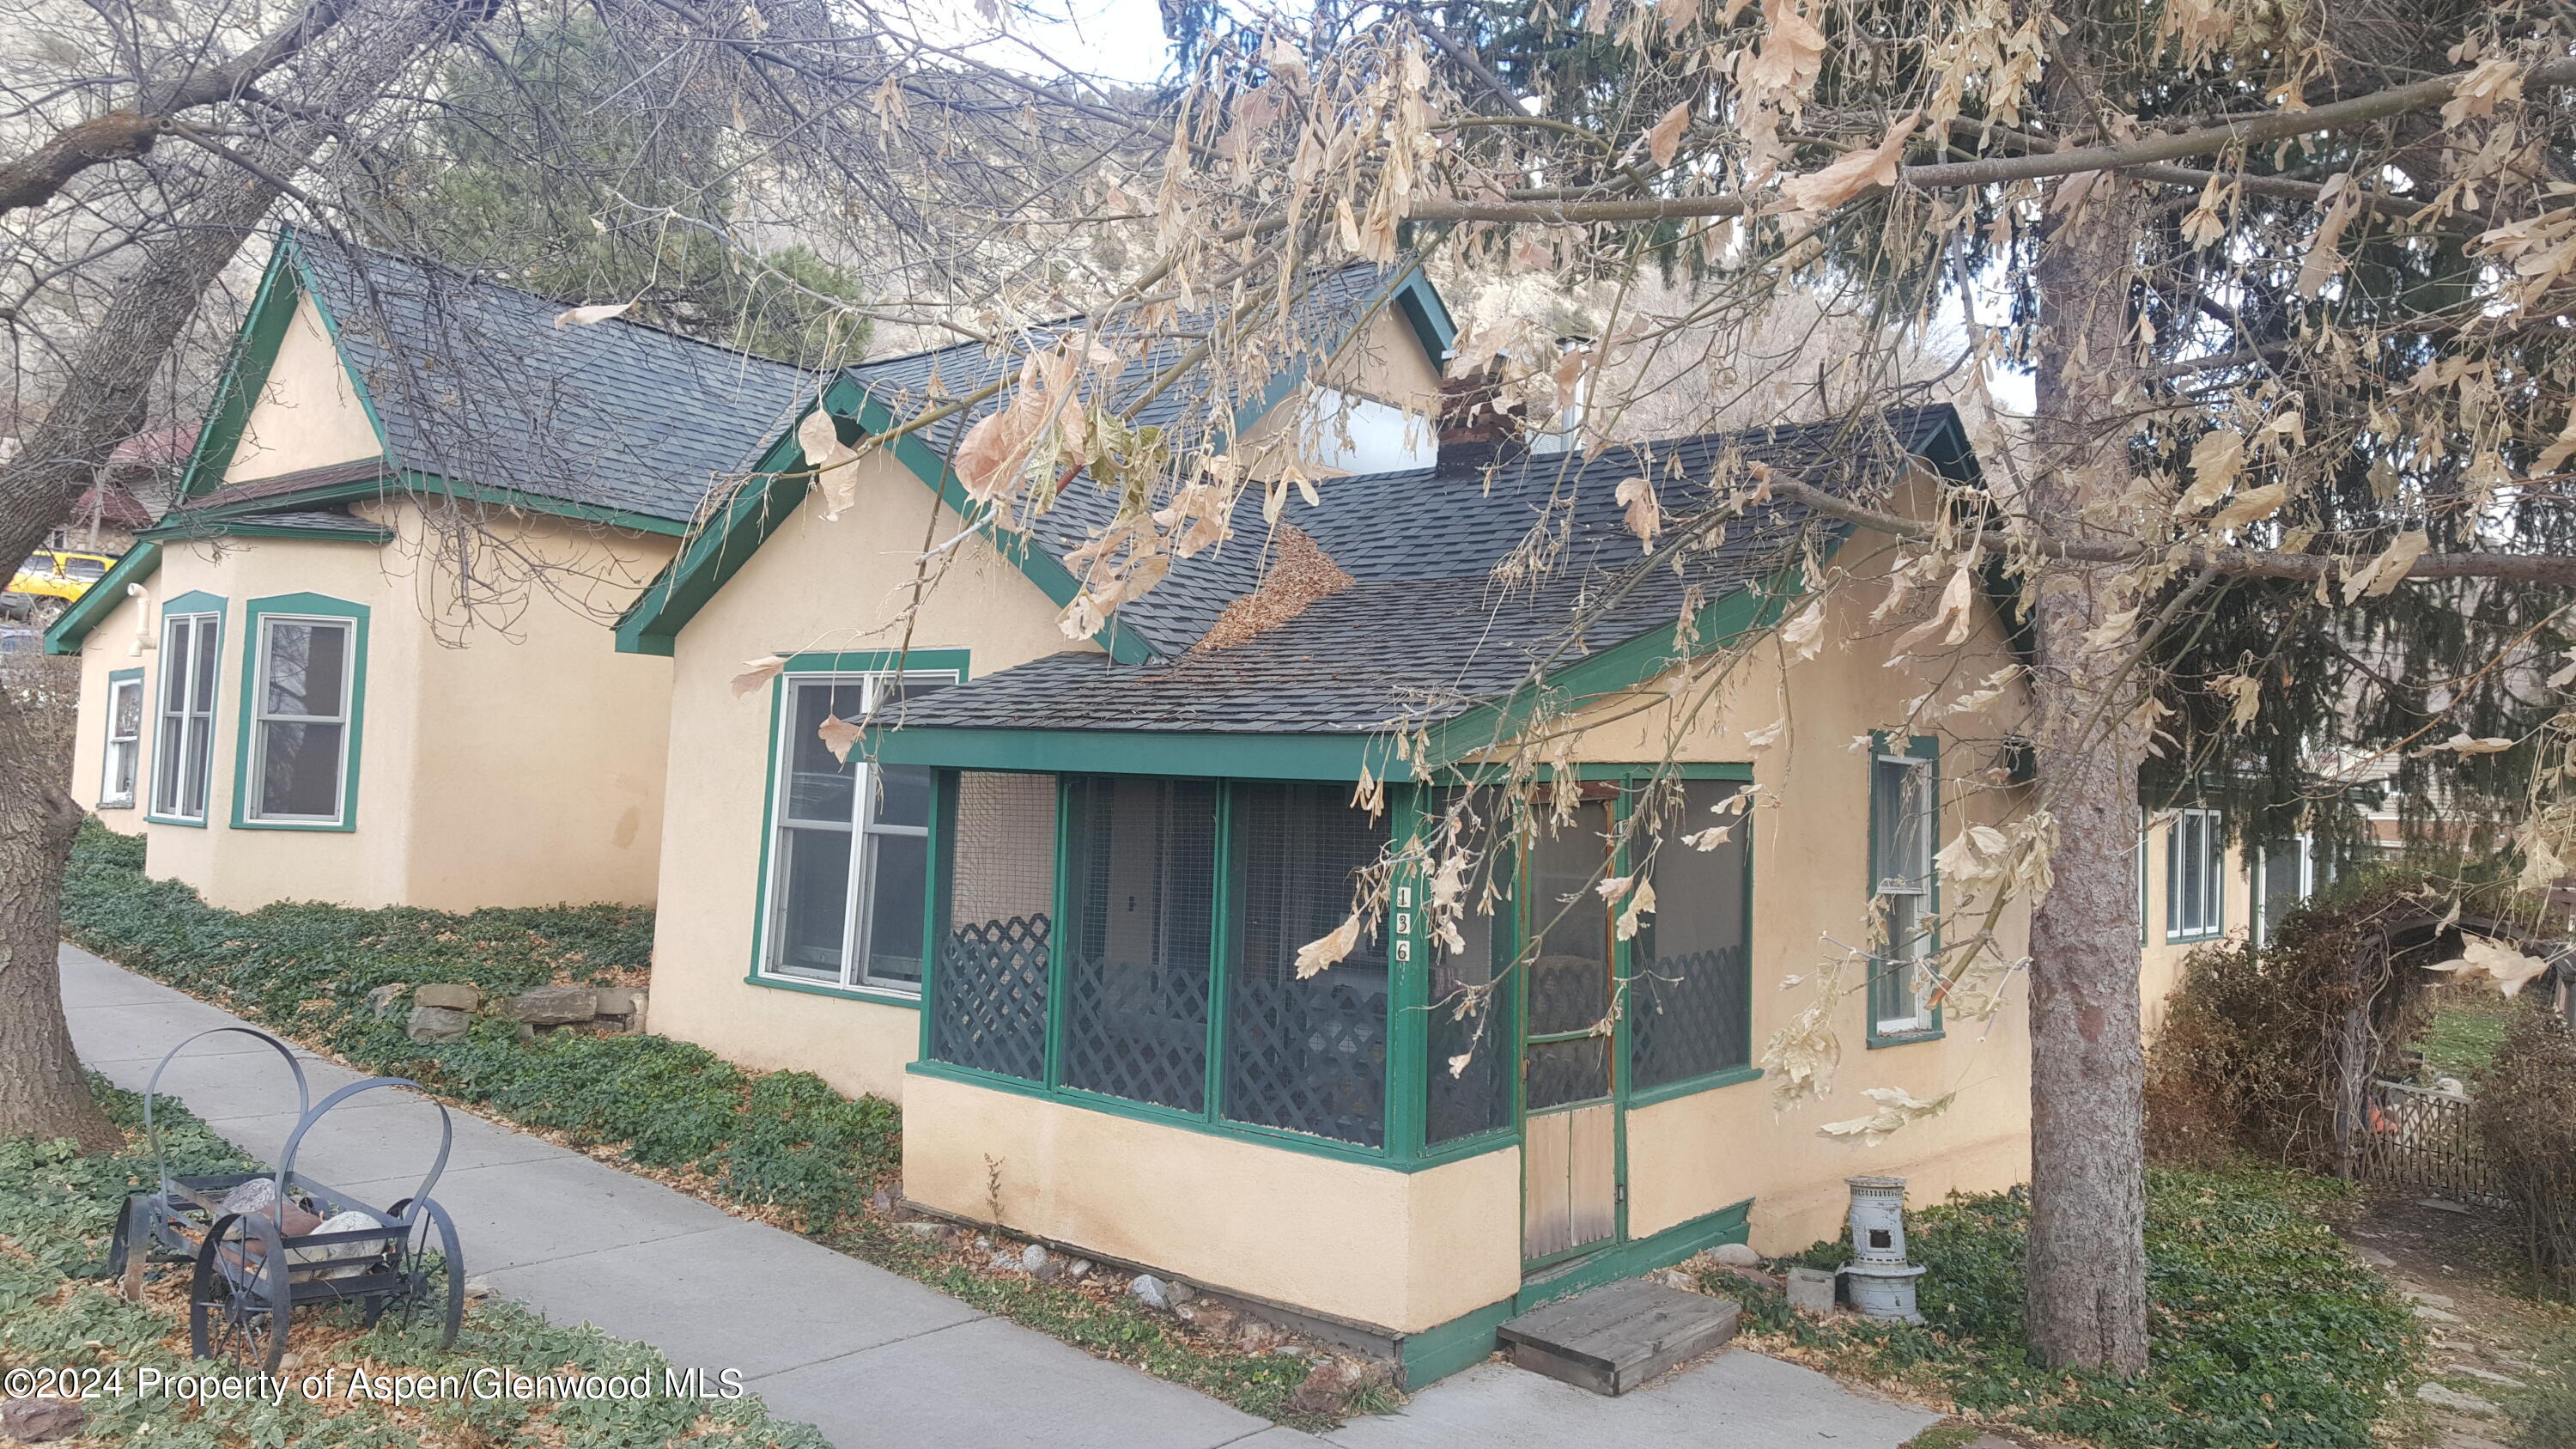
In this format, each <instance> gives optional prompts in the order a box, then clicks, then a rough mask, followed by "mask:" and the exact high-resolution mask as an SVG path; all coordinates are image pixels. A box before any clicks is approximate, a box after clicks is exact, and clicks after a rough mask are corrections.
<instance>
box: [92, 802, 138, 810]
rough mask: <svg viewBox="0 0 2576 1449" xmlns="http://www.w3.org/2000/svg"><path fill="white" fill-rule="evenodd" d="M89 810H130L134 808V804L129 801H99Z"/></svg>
mask: <svg viewBox="0 0 2576 1449" xmlns="http://www.w3.org/2000/svg"><path fill="white" fill-rule="evenodd" d="M91 808H92V809H96V810H131V809H133V808H134V802H133V801H131V800H101V801H99V802H98V804H96V805H95V806H92V807H91Z"/></svg>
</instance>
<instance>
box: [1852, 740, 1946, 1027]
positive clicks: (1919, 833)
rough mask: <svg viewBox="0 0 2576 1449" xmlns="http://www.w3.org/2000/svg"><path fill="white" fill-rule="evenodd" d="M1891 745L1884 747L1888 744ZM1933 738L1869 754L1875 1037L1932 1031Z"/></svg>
mask: <svg viewBox="0 0 2576 1449" xmlns="http://www.w3.org/2000/svg"><path fill="white" fill-rule="evenodd" d="M1891 746H1892V747H1895V748H1890V747H1891ZM1940 790H1941V785H1940V775H1939V769H1938V762H1937V761H1936V760H1935V759H1934V757H1933V754H1932V742H1930V741H1928V740H1917V741H1914V742H1912V744H1911V745H1910V746H1909V745H1907V743H1906V742H1905V741H1903V740H1900V739H1896V738H1889V739H1885V740H1882V741H1880V748H1879V749H1878V750H1876V751H1874V752H1873V753H1872V754H1871V756H1870V774H1869V820H1870V877H1871V881H1872V891H1873V905H1874V908H1875V910H1876V912H1877V914H1878V917H1879V950H1878V953H1877V955H1876V957H1875V958H1874V960H1873V961H1872V963H1871V970H1870V982H1869V1014H1870V1028H1871V1032H1872V1034H1873V1035H1875V1036H1881V1037H1887V1036H1906V1035H1911V1034H1916V1033H1921V1032H1927V1031H1930V1030H1932V1029H1933V1026H1934V1024H1935V1022H1934V1016H1933V1009H1932V1005H1931V1002H1930V989H1931V983H1930V981H1929V980H1928V979H1927V978H1928V976H1929V973H1928V972H1927V971H1926V970H1925V965H1924V963H1925V962H1926V961H1927V960H1928V959H1929V958H1930V957H1931V956H1932V955H1933V953H1934V951H1935V950H1936V949H1937V947H1938V941H1937V939H1936V936H1935V931H1934V927H1935V919H1934V918H1935V917H1936V916H1937V914H1938V913H1939V911H1940V901H1939V899H1938V889H1939V881H1938V880H1937V879H1936V878H1935V876H1934V872H1933V864H1932V856H1933V852H1934V851H1935V850H1936V849H1937V848H1938V847H1937V845H1936V843H1935V841H1934V838H1933V837H1934V834H1935V833H1936V832H1937V831H1938V829H1939V828H1940V814H1941V797H1940Z"/></svg>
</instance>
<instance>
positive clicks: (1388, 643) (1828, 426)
mask: <svg viewBox="0 0 2576 1449" xmlns="http://www.w3.org/2000/svg"><path fill="white" fill-rule="evenodd" d="M1908 457H1913V458H1917V459H1921V460H1923V461H1924V462H1927V463H1929V464H1930V465H1931V466H1933V467H1935V468H1937V469H1939V470H1941V471H1942V472H1945V473H1949V474H1952V475H1954V476H1961V477H1966V476H1970V474H1971V470H1972V469H1973V466H1974V465H1973V460H1972V459H1970V457H1969V455H1968V453H1967V450H1966V446H1965V442H1964V438H1963V437H1962V435H1961V433H1960V428H1959V422H1958V418H1957V416H1956V414H1955V413H1954V412H1952V410H1951V409H1950V408H1948V407H1947V406H1939V407H1929V408H1916V409H1906V410H1902V411H1898V412H1891V413H1886V414H1877V415H1871V416H1868V417H1866V418H1862V419H1858V420H1854V419H1836V420H1833V421H1831V422H1824V423H1813V424H1806V425H1798V426H1784V427H1777V428H1767V429H1761V430H1757V431H1753V432H1745V433H1734V434H1703V435H1700V436H1696V437H1689V438H1679V439H1672V440H1668V441H1664V442H1659V443H1653V444H1642V445H1637V446H1632V447H1618V448H1609V449H1603V450H1600V451H1599V452H1596V453H1593V454H1590V455H1586V456H1583V457H1579V458H1568V457H1558V456H1548V457H1525V458H1522V459H1519V460H1517V461H1515V462H1513V463H1510V464H1507V465H1504V466H1503V467H1501V468H1498V469H1492V470H1489V469H1487V468H1486V467H1483V466H1474V465H1467V464H1458V465H1452V466H1448V467H1442V468H1434V469H1425V470H1416V471H1411V472H1404V473H1387V474H1376V475H1370V476H1366V477H1354V478H1340V479H1334V480H1331V481H1330V482H1327V483H1325V484H1324V485H1323V488H1324V491H1325V493H1326V494H1327V497H1326V499H1325V502H1324V504H1323V506H1322V507H1319V508H1299V509H1297V510H1296V511H1295V512H1294V513H1293V514H1291V515H1284V516H1283V521H1284V522H1288V523H1293V524H1295V525H1296V526H1297V527H1299V528H1301V529H1304V530H1305V531H1307V533H1308V534H1309V535H1311V536H1312V537H1313V538H1314V540H1315V542H1316V543H1317V544H1318V545H1319V546H1320V547H1321V549H1322V550H1323V552H1324V553H1325V554H1327V555H1329V556H1330V557H1331V558H1332V560H1333V561H1334V562H1335V563H1337V564H1338V565H1340V566H1341V568H1342V569H1343V570H1344V571H1345V572H1347V573H1348V574H1350V575H1351V576H1352V578H1353V580H1354V582H1353V584H1352V585H1351V586H1350V587H1349V588H1346V589H1344V590H1343V591H1341V592H1339V593H1335V594H1330V595H1327V596H1325V597H1324V598H1321V599H1319V600H1317V601H1315V602H1314V603H1312V604H1311V605H1309V606H1307V607H1306V608H1305V609H1304V610H1303V611H1302V612H1300V613H1298V614H1297V615H1295V616H1294V617H1293V618H1290V619H1288V620H1287V621H1286V622H1284V623H1282V624H1280V625H1278V626H1277V627H1275V628H1272V629H1270V630H1268V631H1266V632H1263V633H1259V634H1255V635H1253V636H1252V637H1251V638H1249V639H1247V640H1245V641H1243V642H1241V643H1237V644H1233V645H1230V646H1227V647H1219V648H1211V647H1207V645H1206V644H1204V643H1203V642H1199V641H1200V640H1201V639H1202V638H1203V636H1204V635H1205V634H1206V632H1207V626H1208V624H1212V623H1213V622H1214V620H1215V618H1216V617H1217V615H1218V614H1219V613H1221V612H1222V610H1223V607H1224V604H1225V603H1228V602H1231V601H1232V600H1233V599H1235V598H1238V597H1241V596H1242V595H1243V594H1245V593H1248V592H1250V591H1251V590H1252V589H1253V588H1254V587H1255V586H1257V584H1258V582H1259V578H1260V570H1261V568H1262V566H1263V563H1264V561H1265V556H1266V554H1267V552H1268V550H1267V548H1266V547H1265V544H1266V543H1267V539H1266V538H1265V536H1264V529H1263V524H1262V520H1261V517H1260V509H1259V500H1258V498H1257V497H1252V498H1247V499H1246V501H1245V502H1244V504H1243V506H1242V509H1241V510H1240V511H1239V512H1238V514H1237V516H1236V519H1235V527H1236V537H1235V538H1234V539H1233V540H1232V541H1231V542H1229V543H1227V544H1226V545H1224V546H1223V547H1222V548H1221V549H1219V550H1217V551H1216V552H1215V553H1213V554H1210V555H1202V556H1201V557H1200V558H1197V559H1192V560H1188V561H1185V562H1182V563H1179V564H1176V565H1175V566H1174V568H1173V570H1172V577H1171V578H1170V579H1169V580H1167V581H1166V582H1165V583H1164V584H1163V585H1162V586H1161V587H1159V588H1157V589H1156V590H1155V591H1154V592H1153V593H1150V594H1148V595H1146V598H1145V600H1144V601H1141V602H1151V601H1152V600H1153V599H1155V598H1157V597H1159V596H1161V595H1162V594H1163V593H1164V592H1165V591H1166V590H1169V589H1171V588H1172V587H1173V585H1174V584H1175V583H1179V582H1182V581H1183V580H1184V579H1187V580H1190V581H1192V582H1196V583H1198V584H1199V585H1200V589H1199V592H1200V593H1202V594H1205V595H1208V596H1211V597H1213V598H1215V599H1217V600H1218V602H1217V603H1216V604H1215V606H1214V607H1213V608H1207V609H1205V610H1204V616H1205V622H1204V623H1201V624H1200V625H1199V626H1198V628H1197V629H1196V630H1195V631H1194V632H1193V634H1192V643H1193V645H1194V647H1188V648H1185V649H1183V650H1181V651H1179V652H1177V653H1175V654H1173V655H1171V656H1168V657H1165V658H1161V659H1157V660H1153V661H1149V662H1146V663H1142V664H1122V663H1117V662H1115V661H1114V660H1113V659H1112V658H1110V657H1109V656H1105V655H1102V654H1097V653H1089V652H1084V653H1066V654H1057V655H1051V656H1048V657H1046V658H1043V659H1038V660H1034V661H1031V662H1029V663H1027V664H1022V665H1020V666H1018V667H1016V668H1011V669H1005V670H1001V671H998V672H996V673H994V674H990V675H987V676H985V677H984V678H982V679H979V680H976V681H974V682H973V683H970V684H966V685H962V686H959V687H957V688H953V689H947V690H942V691H940V692H938V693H937V694H935V695H930V696H926V697H923V698H918V699H915V700H912V701H909V702H907V703H906V704H905V705H903V706H902V713H901V715H900V716H899V717H898V718H896V719H894V720H892V721H890V722H889V724H888V725H886V726H883V727H881V728H880V730H879V732H878V737H877V739H876V741H875V745H876V748H877V750H878V751H879V758H883V759H886V760H889V761H911V762H916V763H963V762H965V759H964V757H965V756H973V757H976V761H977V762H979V763H991V762H992V758H991V757H992V756H993V754H994V753H995V751H996V749H997V748H999V747H1000V745H1002V744H1003V743H1006V741H1007V736H1005V735H1003V734H1001V733H1000V732H1007V731H1028V732H1047V731H1053V732H1079V733H1116V734H1135V735H1158V734H1159V735H1181V734H1191V735H1220V736H1274V737H1275V736H1278V735H1283V734H1286V735H1309V736H1325V737H1340V738H1343V739H1345V740H1351V741H1353V742H1356V741H1357V740H1358V739H1362V738H1366V737H1369V736H1373V735H1383V734H1387V733H1390V732H1392V731H1394V730H1396V729H1400V728H1401V729H1413V728H1420V727H1424V726H1433V725H1442V724H1448V725H1451V726H1453V727H1455V728H1458V729H1461V730H1463V729H1465V728H1467V726H1468V724H1469V717H1470V716H1471V715H1473V714H1475V712H1477V711H1479V710H1482V709H1486V708H1489V707H1491V706H1493V705H1495V704H1496V703H1497V702H1498V701H1501V700H1504V699H1506V698H1509V697H1511V696H1514V695H1515V694H1519V693H1523V692H1524V691H1526V690H1527V689H1528V688H1529V687H1530V686H1534V685H1540V684H1545V685H1547V686H1549V687H1551V688H1553V689H1556V690H1559V691H1562V692H1565V693H1567V694H1569V695H1574V696H1582V695H1587V694H1597V693H1602V692H1607V691H1610V690H1616V689H1619V688H1624V687H1627V686H1628V685H1630V684H1633V683H1634V682H1636V681H1637V680H1640V679H1644V678H1649V677H1651V676H1652V675H1654V674H1656V673H1659V672H1661V670H1662V669H1664V668H1665V667H1668V666H1669V664H1670V662H1671V661H1672V659H1673V658H1674V657H1675V655H1676V654H1677V653H1678V652H1679V650H1678V649H1677V647H1676V645H1675V643H1674V624H1675V622H1676V620H1677V618H1678V616H1679V613H1680V610H1681V607H1682V604H1683V601H1684V598H1685V595H1686V593H1687V591H1689V590H1691V589H1697V590H1698V591H1699V593H1700V595H1701V597H1702V598H1704V599H1705V600H1707V601H1708V603H1709V604H1710V605H1713V606H1717V607H1716V608H1715V609H1713V610H1712V611H1710V612H1708V613H1704V614H1703V616H1702V618H1701V620H1700V621H1699V627H1698V629H1697V633H1698V636H1699V639H1700V643H1701V647H1703V648H1705V647H1709V646H1712V645H1714V644H1715V643H1717V642H1720V641H1721V640H1722V639H1723V638H1725V637H1727V636H1728V635H1730V634H1733V633H1738V632H1741V631H1742V630H1743V629H1745V628H1748V627H1752V626H1753V625H1755V624H1757V623H1759V622H1760V621H1761V619H1762V618H1763V615H1764V611H1765V609H1766V608H1770V609H1773V610H1776V608H1777V605H1778V604H1779V603H1780V602H1781V601H1782V599H1783V598H1784V597H1785V594H1786V591H1787V590H1788V589H1789V588H1790V587H1791V585H1790V584H1789V583H1788V578H1789V571H1790V570H1792V569H1793V567H1794V565H1795V564H1796V562H1797V558H1796V554H1797V549H1798V542H1799V538H1800V536H1801V534H1802V533H1803V532H1804V529H1805V526H1806V524H1807V523H1808V521H1809V520H1808V514H1807V510H1806V509H1805V508H1804V507H1802V506H1799V505H1796V504H1792V503H1788V502H1785V501H1779V502H1772V503H1768V504H1764V505H1761V506H1759V507H1756V508H1754V509H1752V510H1751V511H1749V512H1747V513H1746V514H1745V515H1744V516H1742V517H1741V518H1738V519H1736V520H1733V521H1732V522H1730V523H1729V524H1728V525H1727V528H1726V532H1725V535H1724V538H1723V540H1722V541H1721V542H1720V543H1718V544H1717V545H1716V546H1715V547H1713V548H1710V549H1707V550H1704V551H1694V552H1692V553H1690V554H1688V555H1686V556H1685V561H1684V564H1683V567H1682V568H1681V569H1680V570H1678V571H1677V570H1676V569H1675V568H1674V567H1673V566H1672V564H1671V561H1670V559H1669V558H1668V557H1660V558H1656V559H1654V560H1652V561H1649V560H1648V559H1647V558H1646V557H1645V556H1644V555H1643V554H1642V553H1641V551H1640V549H1639V547H1638V541H1637V538H1636V536H1635V535H1634V534H1632V533H1630V532H1629V531H1628V529H1627V528H1626V526H1625V525H1624V523H1623V522H1622V512H1623V509H1622V506H1621V505H1620V504H1619V503H1618V502H1617V501H1616V500H1615V498H1614V494H1615V492H1616V490H1617V488H1618V486H1619V484H1620V482H1621V481H1623V480H1625V479H1628V478H1632V477H1639V476H1645V477H1651V478H1652V479H1654V481H1655V484H1656V491H1657V493H1658V495H1659V498H1660V500H1661V504H1662V507H1663V509H1664V511H1665V512H1666V513H1667V514H1669V515H1680V516H1684V517H1687V516H1689V515H1692V514H1695V513H1697V512H1699V511H1700V510H1702V509H1704V508H1705V507H1706V506H1707V505H1708V504H1709V502H1710V501H1711V499H1712V498H1713V497H1714V496H1715V493H1716V492H1717V490H1718V489H1719V488H1721V487H1723V486H1725V477H1724V475H1725V474H1726V473H1728V472H1730V471H1732V469H1733V468H1735V467H1737V466H1740V465H1741V464H1743V463H1749V462H1757V461H1758V462H1763V463H1767V464H1769V465H1770V466H1773V467H1776V468H1780V469H1783V470H1784V471H1786V470H1794V471H1796V472H1797V473H1798V474H1799V476H1800V477H1801V478H1802V479H1804V480H1805V481H1807V482H1810V483H1813V484H1815V485H1817V486H1820V487H1829V488H1832V489H1835V490H1836V491H1842V492H1850V493H1856V494H1866V493H1869V492H1871V491H1874V490H1877V489H1880V488H1883V487H1884V486H1886V485H1887V484H1889V483H1890V482H1891V481H1892V480H1893V479H1894V477H1895V476H1896V474H1897V472H1898V470H1899V469H1900V468H1901V466H1902V465H1903V462H1904V460H1905V459H1906V458H1908ZM1254 491H1256V492H1257V490H1254ZM1533 541H1538V542H1542V543H1545V544H1546V545H1547V547H1548V549H1549V550H1550V551H1551V552H1552V555H1553V556H1552V557H1551V558H1550V559H1549V560H1548V563H1547V567H1546V569H1545V571H1544V572H1539V573H1537V574H1536V580H1535V582H1519V583H1506V582H1503V581H1501V580H1500V579H1498V578H1497V565H1500V564H1503V563H1504V562H1505V561H1506V560H1509V559H1511V558H1513V557H1514V556H1515V555H1516V554H1517V553H1521V552H1522V551H1524V550H1525V549H1527V548H1528V547H1529V546H1530V545H1531V544H1532V543H1533ZM1775 584H1776V585H1777V586H1776V587H1774V585H1775ZM1578 610H1586V611H1588V612H1589V617H1588V618H1587V619H1586V620H1585V624H1584V627H1583V628H1582V629H1581V630H1580V631H1578V630H1576V629H1575V628H1574V627H1573V620H1574V618H1575V616H1576V613H1577V611H1578ZM1122 612H1123V611H1122ZM967 732H971V733H972V734H973V736H974V737H975V740H976V742H977V747H976V748H973V749H970V750H964V751H960V750H959V749H957V748H956V746H957V745H961V744H963V743H964V740H963V739H962V736H963V735H964V734H965V733H967ZM943 736H947V737H948V739H947V740H946V741H945V742H943V739H942V737H943ZM1031 743H1032V744H1034V743H1035V742H1034V741H1031ZM1347 753H1348V754H1349V756H1350V758H1351V760H1352V761H1353V763H1354V773H1355V772H1356V771H1355V767H1356V762H1357V761H1358V760H1359V759H1360V758H1361V752H1360V751H1357V750H1351V751H1348V752H1347ZM952 756H954V757H957V758H953V759H952V758H950V757H952Z"/></svg>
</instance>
